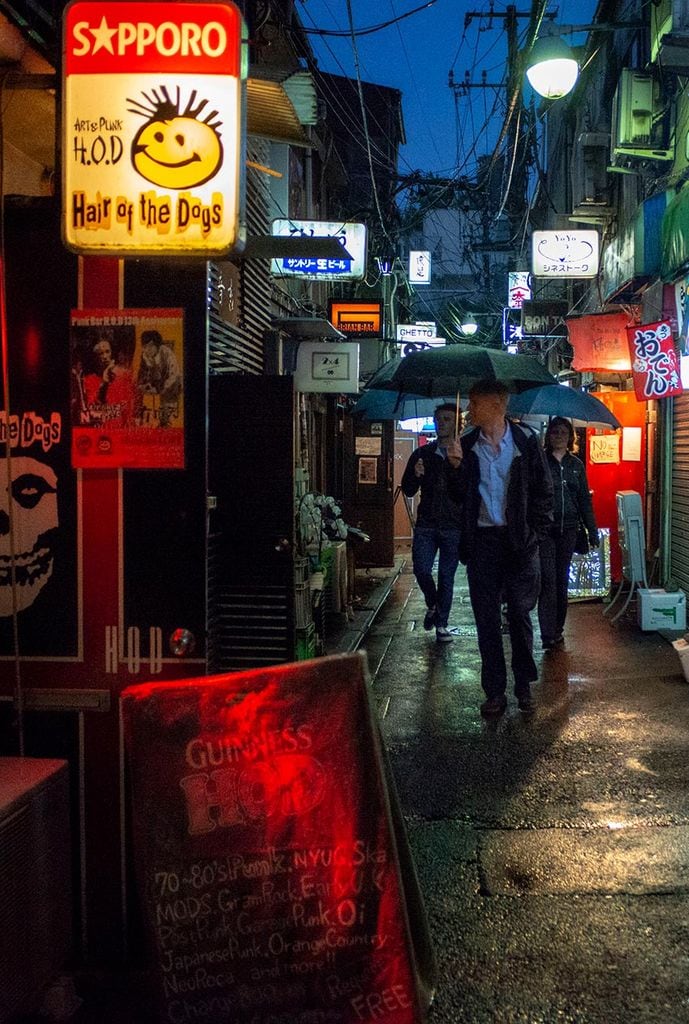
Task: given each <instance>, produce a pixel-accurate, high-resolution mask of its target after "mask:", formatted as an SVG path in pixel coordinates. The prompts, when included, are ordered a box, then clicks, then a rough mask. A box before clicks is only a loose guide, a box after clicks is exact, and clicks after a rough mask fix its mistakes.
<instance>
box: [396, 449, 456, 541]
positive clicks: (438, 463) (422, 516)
mask: <svg viewBox="0 0 689 1024" xmlns="http://www.w3.org/2000/svg"><path fill="white" fill-rule="evenodd" d="M419 459H421V460H422V461H423V468H424V475H423V476H422V477H417V475H416V473H415V472H414V466H415V465H416V463H417V461H418V460H419ZM400 486H401V488H402V493H403V494H406V496H407V497H408V498H412V497H413V496H414V495H415V494H416V492H417V491H418V490H419V488H421V500H420V501H419V506H418V509H417V511H416V525H417V526H422V527H423V526H425V527H431V528H432V529H436V530H437V529H440V528H443V527H444V528H445V529H447V528H448V527H452V528H453V529H458V527H459V519H460V514H459V505H458V504H457V502H456V501H455V500H454V499H453V498H452V497H451V495H450V493H449V491H448V478H447V475H446V473H445V459H444V458H443V457H442V455H440V454H439V453H438V442H437V441H431V442H430V444H424V445H422V446H421V447H420V448H415V449H414V451H413V452H412V454H411V456H410V458H409V461H408V462H407V467H406V469H405V471H404V475H403V476H402V483H401V484H400Z"/></svg>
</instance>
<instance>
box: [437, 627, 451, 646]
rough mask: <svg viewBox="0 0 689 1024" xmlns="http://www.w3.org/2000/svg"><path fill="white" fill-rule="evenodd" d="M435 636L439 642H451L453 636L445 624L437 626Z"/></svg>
mask: <svg viewBox="0 0 689 1024" xmlns="http://www.w3.org/2000/svg"><path fill="white" fill-rule="evenodd" d="M435 638H436V640H437V641H438V643H439V644H451V643H452V641H453V640H454V637H453V635H452V633H451V632H450V630H449V629H448V628H447V626H437V627H436V630H435Z"/></svg>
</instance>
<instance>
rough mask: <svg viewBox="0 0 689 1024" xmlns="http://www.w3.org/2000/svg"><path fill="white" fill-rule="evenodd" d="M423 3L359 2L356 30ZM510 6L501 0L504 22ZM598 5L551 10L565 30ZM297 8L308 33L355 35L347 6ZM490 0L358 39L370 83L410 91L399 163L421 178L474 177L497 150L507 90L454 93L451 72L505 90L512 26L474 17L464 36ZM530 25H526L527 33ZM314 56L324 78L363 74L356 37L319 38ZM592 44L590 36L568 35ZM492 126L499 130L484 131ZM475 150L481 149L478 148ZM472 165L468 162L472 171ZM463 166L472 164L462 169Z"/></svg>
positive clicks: (302, 0) (319, 2)
mask: <svg viewBox="0 0 689 1024" xmlns="http://www.w3.org/2000/svg"><path fill="white" fill-rule="evenodd" d="M422 3H423V0H378V2H377V3H374V4H372V3H371V0H351V7H352V13H353V20H354V26H355V28H356V29H364V28H368V27H370V26H375V25H379V24H381V23H382V22H386V21H389V20H391V19H393V18H398V17H399V16H400V15H403V14H405V13H406V12H408V11H412V10H414V8H416V7H419V6H421V4H422ZM506 6H507V5H506V4H504V3H498V2H496V3H495V5H494V10H495V12H496V14H500V13H503V12H504V11H505V9H506ZM516 6H517V11H519V12H521V11H523V12H528V10H529V8H530V0H522V2H521V3H517V5H516ZM596 7H597V3H596V0H561V2H560V3H559V4H555V3H551V4H550V7H549V9H550V10H557V11H558V13H557V16H556V18H555V21H556V23H559V24H583V23H587V22H589V21H590V20H591V19H592V18H593V15H594V12H595V10H596ZM297 10H298V12H299V15H300V17H301V19H302V21H303V23H304V25H305V27H306V28H313V27H318V28H321V29H335V30H342V31H348V30H349V22H348V13H347V3H346V0H298V3H297ZM488 10H489V4H488V2H487V0H478V2H475V3H472V2H471V0H436V2H435V3H434V4H433V5H432V6H430V7H428V8H427V9H426V10H422V11H419V12H418V13H416V14H413V15H411V16H410V17H407V18H404V19H403V20H401V21H399V22H397V23H396V24H393V25H390V26H389V27H387V28H384V29H381V30H380V31H378V32H374V33H371V34H368V35H360V36H358V37H357V51H358V62H359V69H360V74H361V77H362V79H364V80H365V81H370V82H377V83H379V84H380V85H388V86H392V87H394V88H396V89H400V90H401V92H402V93H403V113H404V122H405V127H406V133H407V145H406V146H404V147H403V149H402V151H401V158H400V172H401V173H402V174H405V173H408V172H410V171H412V170H422V171H432V172H434V173H437V174H447V175H450V174H453V173H456V171H457V168H458V167H460V169H466V170H467V171H468V172H471V169H472V156H471V153H472V151H473V153H475V155H477V156H481V155H484V154H485V153H489V152H491V151H492V143H493V142H494V140H495V131H496V124H497V125H498V126H499V123H500V117H499V114H498V115H497V117H496V116H493V117H492V118H491V111H492V109H493V107H494V105H495V104H496V103H498V102H500V101H502V100H504V96H505V90H504V88H497V89H471V90H470V91H469V94H468V95H465V96H459V97H458V98H457V102H456V103H455V96H454V93H453V91H452V90H450V88H449V87H448V72H449V70H450V68H453V69H454V75H455V80H456V81H461V80H463V78H464V73H465V71H467V70H469V71H471V80H472V81H473V82H479V81H481V73H482V72H483V71H485V72H486V75H487V77H486V80H487V82H488V83H491V84H492V83H496V84H499V83H500V82H501V81H502V79H503V76H504V73H505V61H506V35H505V31H504V19H503V18H502V17H496V18H494V19H493V26H492V28H491V27H489V21H488V17H487V13H486V16H485V17H484V18H483V19H479V18H473V19H472V23H471V25H470V26H469V27H468V29H467V30H466V33H465V30H464V19H465V13H466V12H467V11H471V12H477V11H485V12H488ZM527 23H528V19H526V18H520V19H518V24H519V28H520V32H524V30H525V28H526V25H527ZM310 38H311V42H312V46H313V49H314V51H315V53H316V56H317V58H318V61H319V66H320V67H321V68H322V69H323V70H324V71H330V72H333V73H335V74H341V75H347V76H352V77H353V76H355V74H356V64H357V56H356V55H355V54H354V50H353V46H352V39H351V36H350V35H347V36H346V37H335V36H323V37H319V36H316V35H311V36H310ZM565 38H567V39H568V40H569V41H572V40H574V41H575V42H576V43H581V42H583V39H584V38H585V37H583V38H582V37H581V36H568V37H565ZM486 123H491V124H492V129H491V128H490V127H489V128H484V125H486ZM472 147H473V150H472ZM467 160H468V161H469V162H468V164H467V163H466V162H467ZM463 165H464V166H463Z"/></svg>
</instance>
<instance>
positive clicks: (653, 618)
mask: <svg viewBox="0 0 689 1024" xmlns="http://www.w3.org/2000/svg"><path fill="white" fill-rule="evenodd" d="M637 593H638V595H639V599H638V601H637V613H638V620H639V625H640V626H641V628H642V629H645V630H652V629H686V625H687V599H686V597H685V595H684V591H682V590H676V591H674V592H673V593H671V594H668V592H667V591H666V590H661V589H647V588H646V587H639V589H638V591H637Z"/></svg>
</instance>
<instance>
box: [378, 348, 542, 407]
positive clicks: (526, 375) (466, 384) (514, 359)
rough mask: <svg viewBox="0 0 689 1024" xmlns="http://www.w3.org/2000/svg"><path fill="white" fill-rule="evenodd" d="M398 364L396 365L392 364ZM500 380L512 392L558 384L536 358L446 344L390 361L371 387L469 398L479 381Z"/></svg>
mask: <svg viewBox="0 0 689 1024" xmlns="http://www.w3.org/2000/svg"><path fill="white" fill-rule="evenodd" d="M391 364H395V365H391ZM486 379H487V380H499V381H502V383H503V384H506V385H507V387H508V389H509V390H510V391H517V392H519V391H526V390H528V389H529V388H533V387H538V386H539V385H540V384H557V380H556V379H555V377H553V375H552V373H549V372H548V370H546V368H545V366H544V365H543V363H541V362H539V360H538V359H536V357H535V356H526V355H513V354H512V353H510V352H503V351H502V350H501V349H495V348H480V347H479V346H478V345H476V346H474V345H444V346H443V347H442V348H429V349H424V350H423V351H421V352H412V353H411V354H410V355H408V356H405V357H404V358H403V359H399V360H390V361H389V363H386V364H385V365H384V366H383V367H381V369H380V370H378V372H377V373H376V374H375V376H374V378H372V379H371V381H370V382H369V386H371V387H376V388H386V389H388V390H391V391H399V392H404V393H411V394H415V395H426V396H427V397H429V398H436V397H438V398H440V397H442V396H444V395H452V394H454V395H466V393H467V392H468V391H469V388H470V387H471V386H472V384H475V383H476V382H477V381H479V380H486Z"/></svg>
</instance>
